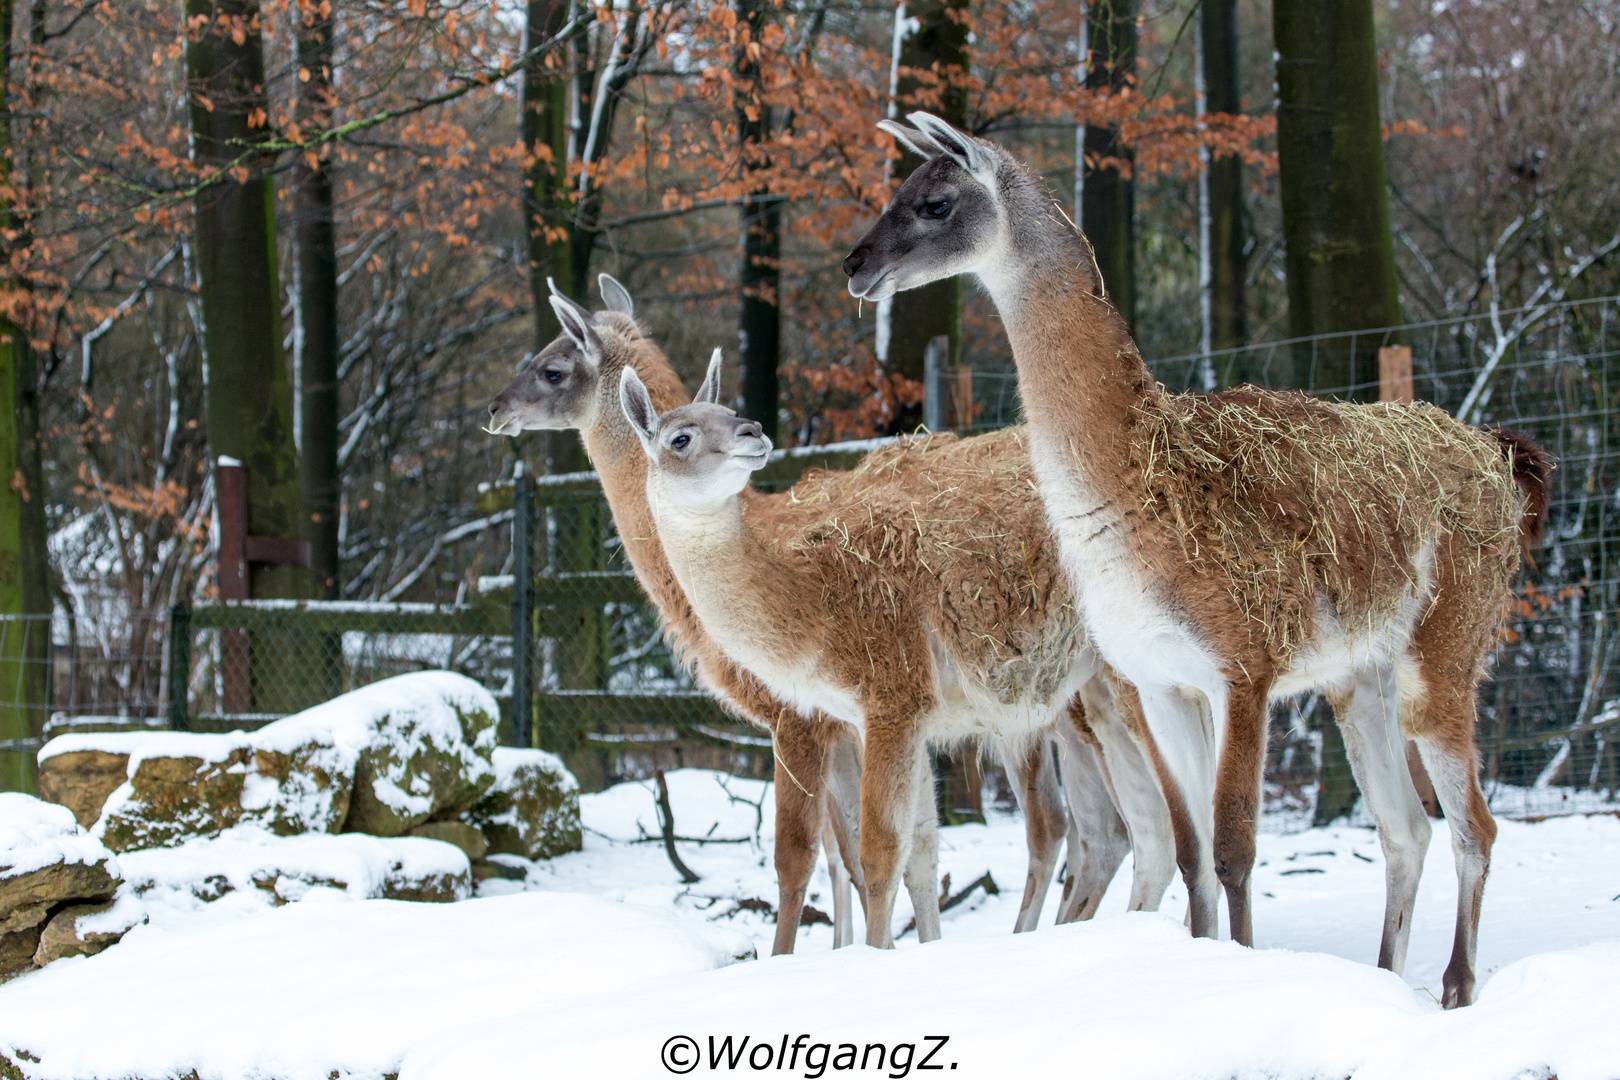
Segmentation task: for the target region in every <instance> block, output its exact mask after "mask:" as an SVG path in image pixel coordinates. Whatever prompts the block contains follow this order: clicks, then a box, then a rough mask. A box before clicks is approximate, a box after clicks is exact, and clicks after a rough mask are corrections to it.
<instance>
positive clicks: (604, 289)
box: [596, 274, 636, 319]
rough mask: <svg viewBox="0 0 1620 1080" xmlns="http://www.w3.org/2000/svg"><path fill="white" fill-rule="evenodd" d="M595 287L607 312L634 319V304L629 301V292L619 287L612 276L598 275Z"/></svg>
mask: <svg viewBox="0 0 1620 1080" xmlns="http://www.w3.org/2000/svg"><path fill="white" fill-rule="evenodd" d="M596 287H597V288H598V289H599V290H601V293H602V303H604V304H606V305H607V309H608V310H609V311H617V312H618V313H619V314H620V315H628V316H630V317H631V318H632V319H633V318H635V317H636V302H635V301H634V300H632V299H630V290H629V289H627V288H625V287H624V286H623V285H620V284H619V282H618V281H617V280H616V279H615V278H614V277H613V275H611V274H599V275H598V276H597V278H596Z"/></svg>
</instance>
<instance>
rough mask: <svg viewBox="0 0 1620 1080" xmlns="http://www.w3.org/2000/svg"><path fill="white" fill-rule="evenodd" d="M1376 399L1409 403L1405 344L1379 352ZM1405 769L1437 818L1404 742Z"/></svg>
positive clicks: (1436, 805) (1436, 804)
mask: <svg viewBox="0 0 1620 1080" xmlns="http://www.w3.org/2000/svg"><path fill="white" fill-rule="evenodd" d="M1378 400H1379V401H1406V402H1409V401H1411V400H1412V349H1411V347H1410V346H1407V345H1385V346H1384V347H1383V348H1381V349H1379V350H1378ZM1406 768H1407V771H1408V772H1410V773H1411V774H1412V786H1413V787H1414V788H1416V789H1417V793H1418V800H1419V801H1420V802H1422V803H1423V809H1424V811H1425V812H1427V813H1428V815H1429V816H1430V817H1439V816H1440V801H1439V800H1438V799H1436V798H1435V795H1434V781H1433V780H1431V779H1429V773H1428V771H1427V770H1426V769H1424V768H1423V759H1422V758H1421V757H1419V756H1418V748H1417V744H1416V743H1414V742H1412V741H1411V740H1407V743H1406Z"/></svg>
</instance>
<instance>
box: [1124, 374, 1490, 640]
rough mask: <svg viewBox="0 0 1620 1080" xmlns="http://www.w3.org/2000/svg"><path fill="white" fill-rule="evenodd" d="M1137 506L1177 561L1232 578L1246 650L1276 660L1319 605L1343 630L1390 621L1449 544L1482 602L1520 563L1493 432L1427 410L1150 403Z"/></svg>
mask: <svg viewBox="0 0 1620 1080" xmlns="http://www.w3.org/2000/svg"><path fill="white" fill-rule="evenodd" d="M1139 418H1140V419H1139V424H1140V428H1139V431H1138V437H1137V438H1136V439H1135V440H1134V444H1135V446H1136V447H1137V448H1138V451H1139V453H1140V456H1141V460H1139V461H1138V462H1135V463H1134V464H1136V465H1138V466H1139V467H1140V470H1141V477H1142V510H1143V512H1144V513H1146V514H1147V515H1148V516H1150V517H1152V518H1154V519H1157V520H1158V521H1160V522H1165V523H1169V524H1170V525H1172V526H1173V530H1174V534H1175V535H1176V536H1177V537H1178V538H1179V540H1180V544H1181V552H1180V554H1181V556H1182V557H1183V558H1185V559H1186V560H1187V561H1188V562H1189V563H1190V564H1191V565H1192V566H1193V568H1194V569H1196V570H1197V571H1198V572H1200V573H1202V574H1210V573H1212V572H1218V573H1220V574H1222V575H1224V577H1225V579H1226V582H1227V585H1228V588H1229V590H1230V592H1231V595H1232V597H1233V599H1234V600H1235V601H1236V602H1237V604H1238V606H1239V607H1240V608H1241V610H1242V611H1243V614H1244V616H1245V618H1246V619H1247V620H1248V626H1249V633H1250V640H1251V641H1253V640H1256V638H1257V637H1258V638H1259V639H1262V640H1263V641H1264V644H1265V646H1266V648H1267V650H1268V652H1269V653H1270V654H1271V655H1272V656H1273V657H1274V658H1276V659H1277V660H1279V661H1282V662H1286V661H1287V659H1288V658H1289V657H1290V656H1291V655H1292V654H1293V653H1294V651H1295V650H1296V649H1298V648H1299V646H1300V645H1301V644H1303V643H1304V642H1305V641H1307V640H1308V639H1309V636H1310V634H1311V623H1312V620H1313V618H1314V615H1315V611H1316V603H1317V598H1318V597H1323V598H1325V599H1326V600H1327V603H1328V604H1329V606H1330V607H1331V609H1332V610H1333V612H1334V613H1335V615H1336V616H1337V618H1338V620H1339V622H1340V624H1341V625H1342V626H1344V627H1345V628H1346V630H1349V631H1352V632H1353V631H1354V628H1355V627H1358V626H1365V627H1369V628H1370V627H1372V626H1373V625H1375V624H1377V623H1378V622H1379V621H1380V620H1382V619H1387V618H1388V617H1390V616H1392V615H1393V614H1394V611H1395V607H1396V605H1397V604H1398V603H1399V602H1400V600H1401V598H1402V596H1403V594H1406V593H1407V591H1408V590H1409V589H1410V588H1412V587H1413V586H1416V585H1418V584H1419V580H1418V578H1419V568H1418V566H1417V565H1416V560H1417V559H1418V557H1419V553H1420V552H1421V551H1422V550H1423V549H1424V547H1425V546H1428V545H1434V544H1437V543H1438V542H1440V541H1441V540H1442V539H1443V538H1444V537H1445V536H1446V535H1447V534H1451V535H1452V536H1454V537H1455V538H1456V539H1458V540H1460V541H1462V543H1459V544H1454V545H1451V549H1452V550H1454V551H1455V552H1456V553H1457V554H1458V555H1459V556H1460V557H1462V558H1463V559H1464V560H1465V561H1466V562H1467V565H1465V566H1461V567H1452V568H1450V569H1451V570H1452V572H1453V574H1456V573H1461V574H1462V575H1464V576H1465V581H1464V585H1465V587H1468V588H1472V589H1477V590H1479V593H1480V595H1481V598H1482V599H1484V598H1485V597H1487V596H1489V595H1492V594H1496V595H1505V592H1506V589H1507V587H1508V582H1509V579H1510V578H1511V577H1512V574H1513V572H1514V570H1515V569H1516V568H1517V565H1518V548H1517V526H1518V519H1519V499H1520V496H1519V492H1518V490H1517V488H1516V486H1515V484H1514V481H1513V477H1512V471H1511V467H1510V463H1509V462H1508V460H1507V458H1506V457H1505V456H1504V455H1503V453H1502V450H1501V449H1500V446H1499V445H1498V443H1497V441H1496V439H1494V438H1493V437H1492V436H1491V435H1490V434H1489V433H1488V432H1483V431H1480V430H1478V429H1476V428H1472V427H1469V426H1467V425H1465V424H1462V423H1459V422H1458V421H1456V420H1453V419H1452V418H1451V417H1449V416H1447V415H1446V414H1445V413H1443V412H1441V411H1440V410H1439V409H1437V408H1435V407H1433V406H1432V405H1427V404H1421V403H1419V404H1399V403H1380V404H1341V403H1335V402H1328V401H1322V400H1320V399H1317V398H1312V397H1310V396H1308V395H1306V394H1302V393H1279V392H1274V391H1266V390H1260V389H1257V388H1254V387H1243V388H1240V389H1238V390H1234V391H1230V392H1228V393H1224V394H1217V395H1203V394H1168V393H1161V394H1160V395H1157V396H1153V397H1149V398H1148V399H1147V402H1146V403H1145V405H1144V406H1143V407H1142V408H1141V409H1140V410H1139Z"/></svg>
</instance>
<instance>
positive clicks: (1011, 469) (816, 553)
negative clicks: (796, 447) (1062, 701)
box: [767, 427, 1084, 703]
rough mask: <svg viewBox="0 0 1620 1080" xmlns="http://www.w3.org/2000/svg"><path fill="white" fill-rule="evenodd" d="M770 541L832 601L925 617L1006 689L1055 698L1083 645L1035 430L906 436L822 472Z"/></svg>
mask: <svg viewBox="0 0 1620 1080" xmlns="http://www.w3.org/2000/svg"><path fill="white" fill-rule="evenodd" d="M776 510H777V511H778V513H779V517H778V521H777V524H776V529H775V531H774V533H773V535H772V536H771V537H769V538H768V541H767V542H770V543H772V544H773V546H777V549H778V550H779V551H781V552H782V553H784V554H789V553H791V554H792V555H794V556H796V557H798V558H803V559H807V560H809V561H810V562H811V563H813V564H814V565H815V566H816V568H817V571H818V572H819V573H820V575H821V577H822V580H823V583H824V588H825V589H826V590H827V599H828V602H829V603H843V604H847V603H850V602H851V601H854V602H857V603H860V604H862V605H864V606H865V607H866V609H867V610H871V611H873V612H884V613H893V614H898V613H899V611H900V610H901V608H902V607H904V608H906V609H909V610H910V611H911V612H912V615H911V617H913V618H917V617H920V618H922V619H924V620H925V621H926V623H927V624H928V627H929V629H931V630H932V631H933V632H934V633H935V634H936V635H937V637H938V639H939V640H940V641H941V642H942V643H943V644H944V646H945V647H946V648H948V649H949V650H950V652H951V654H952V657H953V659H954V660H955V661H956V662H957V663H958V664H959V665H961V666H962V668H963V669H964V670H965V671H968V672H971V673H974V674H975V675H976V676H977V677H978V678H979V679H980V680H981V681H982V683H983V684H984V685H986V686H988V687H990V688H991V689H992V691H993V692H995V693H996V694H997V696H998V698H999V699H1000V700H1001V701H1003V702H1005V703H1011V702H1012V701H1013V700H1014V699H1015V698H1016V699H1026V700H1027V699H1031V698H1033V699H1035V700H1041V701H1045V700H1047V699H1048V698H1050V697H1051V696H1052V695H1053V694H1054V693H1055V692H1056V691H1057V687H1058V684H1059V683H1060V682H1061V680H1062V678H1063V675H1064V674H1065V673H1066V672H1067V670H1068V669H1069V666H1070V664H1071V663H1072V660H1073V656H1074V653H1075V651H1076V650H1077V649H1078V648H1080V647H1081V646H1082V645H1083V644H1084V637H1083V632H1082V630H1081V626H1080V620H1079V618H1078V615H1077V613H1076V611H1075V609H1074V607H1073V604H1072V601H1071V599H1070V591H1069V587H1068V584H1067V582H1066V581H1065V580H1064V578H1063V576H1062V571H1061V569H1060V567H1059V563H1058V558H1057V551H1056V546H1055V545H1054V544H1053V543H1051V540H1050V533H1049V531H1048V528H1047V524H1046V518H1045V515H1044V512H1043V509H1042V506H1041V502H1040V497H1039V495H1038V493H1037V492H1036V490H1035V484H1034V475H1033V472H1032V470H1031V467H1030V463H1029V452H1028V449H1027V447H1026V445H1025V442H1024V429H1023V428H1021V427H1015V428H1007V429H1003V430H1001V431H996V432H992V433H989V434H985V435H978V436H974V437H972V438H967V439H958V438H956V437H955V436H953V435H928V436H922V437H918V438H912V439H904V440H901V441H900V442H898V443H895V444H893V445H890V446H886V447H883V448H881V449H879V450H876V451H874V452H873V453H872V454H870V455H869V456H868V457H866V458H865V459H864V460H863V461H862V462H861V464H860V465H858V466H857V467H856V468H855V469H853V470H850V471H848V472H824V471H820V470H816V471H813V472H811V473H808V474H807V475H806V478H805V479H804V480H802V481H801V482H800V483H799V484H798V485H796V486H795V487H794V488H793V490H792V492H791V501H790V505H778V507H777V508H776Z"/></svg>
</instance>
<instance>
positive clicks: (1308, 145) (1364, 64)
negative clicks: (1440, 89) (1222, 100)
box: [1273, 0, 1401, 400]
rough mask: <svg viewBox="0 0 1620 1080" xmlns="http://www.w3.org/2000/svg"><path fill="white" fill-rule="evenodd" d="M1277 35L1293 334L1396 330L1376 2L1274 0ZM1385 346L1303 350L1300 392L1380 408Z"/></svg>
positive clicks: (1297, 368) (1297, 370) (1298, 355)
mask: <svg viewBox="0 0 1620 1080" xmlns="http://www.w3.org/2000/svg"><path fill="white" fill-rule="evenodd" d="M1273 32H1274V34H1275V37H1276V46H1277V91H1278V105H1277V159H1278V169H1279V172H1280V178H1281V183H1282V210H1283V235H1284V239H1285V241H1286V244H1287V251H1286V266H1287V272H1288V320H1289V332H1290V333H1291V334H1292V336H1294V337H1304V336H1306V335H1310V334H1326V333H1339V332H1343V331H1348V330H1364V329H1369V328H1373V327H1381V326H1394V325H1396V324H1397V323H1399V322H1400V319H1401V311H1400V302H1399V295H1398V293H1397V290H1396V282H1395V249H1394V244H1393V241H1392V240H1391V238H1390V230H1389V194H1388V191H1387V188H1386V186H1385V182H1384V141H1383V133H1382V130H1381V128H1380V126H1379V118H1378V63H1377V44H1376V40H1375V37H1374V27H1373V8H1372V0H1277V2H1276V4H1275V5H1274V7H1273ZM1380 344H1388V342H1379V341H1370V342H1368V343H1367V344H1365V345H1362V344H1359V343H1358V345H1357V346H1356V347H1355V348H1353V349H1352V348H1351V347H1349V345H1348V343H1346V344H1343V345H1338V344H1330V345H1328V346H1326V347H1322V346H1318V347H1316V348H1314V349H1312V348H1310V347H1304V348H1300V349H1297V350H1296V351H1295V356H1294V375H1295V379H1296V382H1297V385H1298V386H1300V387H1301V388H1304V389H1310V390H1316V391H1332V392H1334V393H1338V394H1342V395H1344V396H1347V397H1351V398H1356V399H1360V400H1373V399H1375V398H1376V397H1377V395H1378V346H1379V345H1380Z"/></svg>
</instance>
